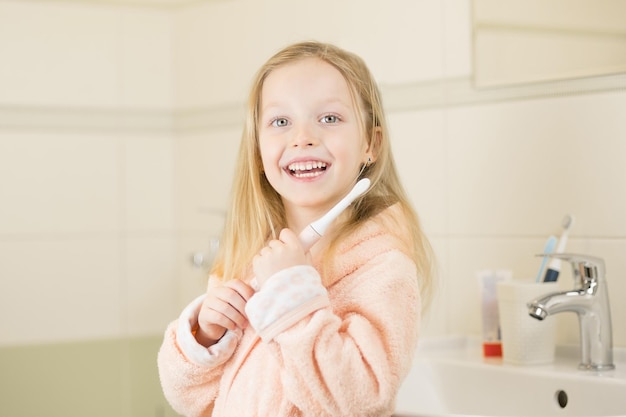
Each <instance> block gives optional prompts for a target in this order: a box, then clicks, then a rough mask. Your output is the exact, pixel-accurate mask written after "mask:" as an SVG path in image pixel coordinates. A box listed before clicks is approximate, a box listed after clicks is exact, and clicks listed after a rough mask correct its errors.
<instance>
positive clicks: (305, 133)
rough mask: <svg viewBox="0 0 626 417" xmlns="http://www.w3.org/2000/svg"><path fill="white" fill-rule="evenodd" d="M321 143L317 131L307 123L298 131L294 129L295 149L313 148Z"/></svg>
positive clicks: (302, 124)
mask: <svg viewBox="0 0 626 417" xmlns="http://www.w3.org/2000/svg"><path fill="white" fill-rule="evenodd" d="M318 143H319V140H318V139H317V136H316V134H315V129H314V127H313V126H310V125H309V124H307V123H301V124H299V125H298V127H297V128H296V129H294V136H293V139H292V146H293V147H302V148H306V147H311V146H315V145H317V144H318Z"/></svg>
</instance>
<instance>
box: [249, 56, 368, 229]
mask: <svg viewBox="0 0 626 417" xmlns="http://www.w3.org/2000/svg"><path fill="white" fill-rule="evenodd" d="M359 112H360V109H359V108H355V106H354V104H353V102H352V97H351V95H350V90H349V88H348V84H347V83H346V81H345V79H344V78H343V76H342V75H341V73H340V72H339V71H338V70H337V69H336V68H335V67H333V66H332V65H330V64H328V63H326V62H325V61H322V60H320V59H317V58H305V59H302V60H299V61H296V62H293V63H290V64H286V65H284V66H282V67H279V68H277V69H275V70H274V71H272V72H271V73H270V74H269V75H268V76H267V78H266V79H265V83H264V85H263V89H262V91H261V113H260V121H259V146H260V151H261V158H262V161H263V169H264V170H265V175H266V177H267V179H268V181H269V182H270V184H271V185H272V187H274V189H275V190H276V191H277V192H278V193H279V194H280V195H281V197H282V199H283V203H284V205H285V210H286V213H287V222H288V224H289V226H290V227H301V228H302V227H304V226H305V225H306V223H308V222H310V221H312V220H315V218H317V217H319V216H321V215H323V214H324V213H325V212H326V211H327V210H329V209H330V208H331V207H332V206H334V205H335V204H336V203H337V202H338V201H339V200H341V198H343V197H344V196H345V195H346V194H347V193H348V192H349V191H350V189H351V188H352V186H353V185H354V184H355V182H356V179H357V176H358V174H359V170H360V168H361V165H362V164H363V163H365V162H366V161H367V158H368V156H369V155H368V153H367V152H368V146H367V141H366V138H365V134H364V132H363V130H362V129H361V126H360V125H359V117H358V116H357V115H358V113H359ZM295 231H296V232H299V230H295Z"/></svg>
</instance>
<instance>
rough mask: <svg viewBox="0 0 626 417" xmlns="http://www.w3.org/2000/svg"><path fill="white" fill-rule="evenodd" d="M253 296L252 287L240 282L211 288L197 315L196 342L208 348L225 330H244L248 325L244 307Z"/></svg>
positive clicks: (234, 281)
mask: <svg viewBox="0 0 626 417" xmlns="http://www.w3.org/2000/svg"><path fill="white" fill-rule="evenodd" d="M253 294H254V290H253V289H252V287H250V286H249V285H248V284H246V283H244V282H243V281H240V280H231V281H228V282H226V283H224V284H223V285H221V286H219V287H215V288H213V289H212V290H211V291H210V292H209V293H208V294H207V297H206V299H205V300H204V302H203V304H202V307H201V309H200V314H199V315H198V326H199V328H198V330H197V332H196V339H197V340H198V342H200V343H201V344H203V345H204V346H209V345H212V344H213V343H215V342H216V341H217V340H219V339H220V338H221V337H222V336H223V335H224V333H225V332H226V330H235V329H237V328H240V329H243V328H245V327H246V326H247V324H248V319H247V317H246V313H245V307H246V303H247V302H248V300H249V299H250V297H252V295H253Z"/></svg>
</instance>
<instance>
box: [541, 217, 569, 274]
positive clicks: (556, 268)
mask: <svg viewBox="0 0 626 417" xmlns="http://www.w3.org/2000/svg"><path fill="white" fill-rule="evenodd" d="M573 224H574V216H572V215H571V214H568V215H566V216H565V217H564V218H563V221H562V223H561V226H562V227H563V232H562V233H561V237H560V238H559V244H558V245H557V248H556V251H555V253H563V252H564V251H565V245H567V239H568V236H569V231H570V229H571V228H572V225H573ZM560 272H561V260H560V259H558V258H552V259H551V260H550V263H549V264H548V269H547V270H546V275H545V276H544V278H543V282H555V281H557V280H558V279H559V273H560Z"/></svg>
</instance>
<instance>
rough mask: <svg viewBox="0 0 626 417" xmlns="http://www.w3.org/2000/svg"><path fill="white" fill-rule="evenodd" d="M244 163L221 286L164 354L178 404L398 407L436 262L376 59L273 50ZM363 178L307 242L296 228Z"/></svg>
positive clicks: (326, 50) (164, 371) (253, 109)
mask: <svg viewBox="0 0 626 417" xmlns="http://www.w3.org/2000/svg"><path fill="white" fill-rule="evenodd" d="M236 168H237V171H236V175H235V181H234V186H233V196H232V202H231V208H230V210H229V214H228V217H227V219H226V224H225V229H224V233H223V236H222V239H221V241H220V251H219V253H218V255H217V258H216V260H215V263H214V266H213V268H212V271H211V276H210V278H209V288H208V291H207V293H206V294H205V295H202V296H201V297H199V298H197V299H196V300H195V301H193V302H192V303H191V304H190V305H189V306H187V308H186V309H185V310H184V311H183V312H182V314H181V316H180V317H179V318H178V320H176V321H175V322H173V323H172V324H170V326H169V327H168V329H167V330H166V333H165V339H164V341H163V344H162V347H161V350H160V352H159V356H158V365H159V372H160V378H161V384H162V387H163V391H164V393H165V396H166V398H167V399H168V401H169V402H170V403H171V405H172V406H173V408H174V409H175V410H177V411H178V412H180V413H182V414H183V415H186V416H214V417H220V416H229V417H248V416H254V417H263V416H271V417H281V416H316V417H318V416H333V417H338V416H351V417H354V416H376V417H379V416H390V415H391V414H392V413H393V411H394V401H395V397H396V394H397V391H398V388H399V386H400V384H401V382H402V381H403V379H404V377H405V376H406V374H407V372H408V371H409V368H410V366H411V361H412V356H413V352H414V349H415V347H416V341H417V330H418V324H419V318H420V311H421V309H422V307H423V305H422V304H423V303H422V300H425V299H426V298H425V297H424V295H425V294H426V293H427V292H428V290H429V288H430V280H431V278H430V259H431V258H430V247H429V244H428V242H427V239H426V237H425V236H424V234H423V232H422V230H421V229H420V226H419V222H418V219H417V216H416V214H415V212H414V211H413V209H412V208H411V207H410V204H409V202H408V200H407V197H406V195H405V193H404V191H403V189H402V186H401V184H400V181H399V179H398V175H397V172H396V168H395V166H394V162H393V158H392V155H391V149H390V144H389V137H388V133H387V126H386V121H385V117H384V114H383V108H382V103H381V98H380V93H379V91H378V88H377V86H376V84H375V82H374V80H373V77H372V75H371V74H370V72H369V70H368V69H367V67H366V65H365V64H364V63H363V61H362V60H361V59H360V58H359V57H357V56H355V55H354V54H352V53H349V52H346V51H344V50H342V49H339V48H337V47H335V46H332V45H328V44H323V43H317V42H304V43H298V44H294V45H291V46H288V47H287V48H285V49H283V50H282V51H280V52H278V53H277V54H276V55H274V56H273V57H271V58H270V59H269V61H268V62H267V63H266V64H265V65H264V66H263V67H262V68H261V69H260V71H259V72H258V74H257V76H256V79H255V82H254V84H253V88H252V91H251V93H250V98H249V102H248V114H247V120H246V125H245V128H244V131H243V136H242V141H241V147H240V150H239V159H238V162H237V167H236ZM364 177H367V178H369V179H370V181H371V186H370V188H369V190H368V191H367V192H366V193H365V194H364V195H362V196H361V197H360V198H358V199H357V200H356V201H355V202H354V203H353V204H352V205H350V206H349V207H348V208H347V209H346V210H345V211H344V212H343V213H342V214H341V216H340V217H339V218H338V219H337V220H336V221H335V222H333V224H332V225H331V228H330V229H329V230H328V231H327V233H326V234H325V235H324V236H323V237H322V238H321V240H320V241H319V242H318V243H317V244H315V245H314V246H313V247H312V248H311V249H310V251H308V252H305V249H304V248H303V245H302V244H301V243H300V241H299V239H298V233H299V232H300V231H301V230H303V229H304V228H305V227H306V226H307V225H308V224H309V223H311V222H312V221H314V220H317V219H318V218H320V217H321V216H323V215H324V214H325V213H326V212H327V211H328V210H329V209H330V208H332V207H333V206H334V205H335V204H336V203H337V202H338V201H340V200H341V199H342V198H343V197H344V196H345V195H346V194H348V192H349V191H350V190H351V189H352V187H353V186H354V184H355V183H356V182H357V180H358V179H360V178H364ZM420 293H421V294H422V297H420Z"/></svg>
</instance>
